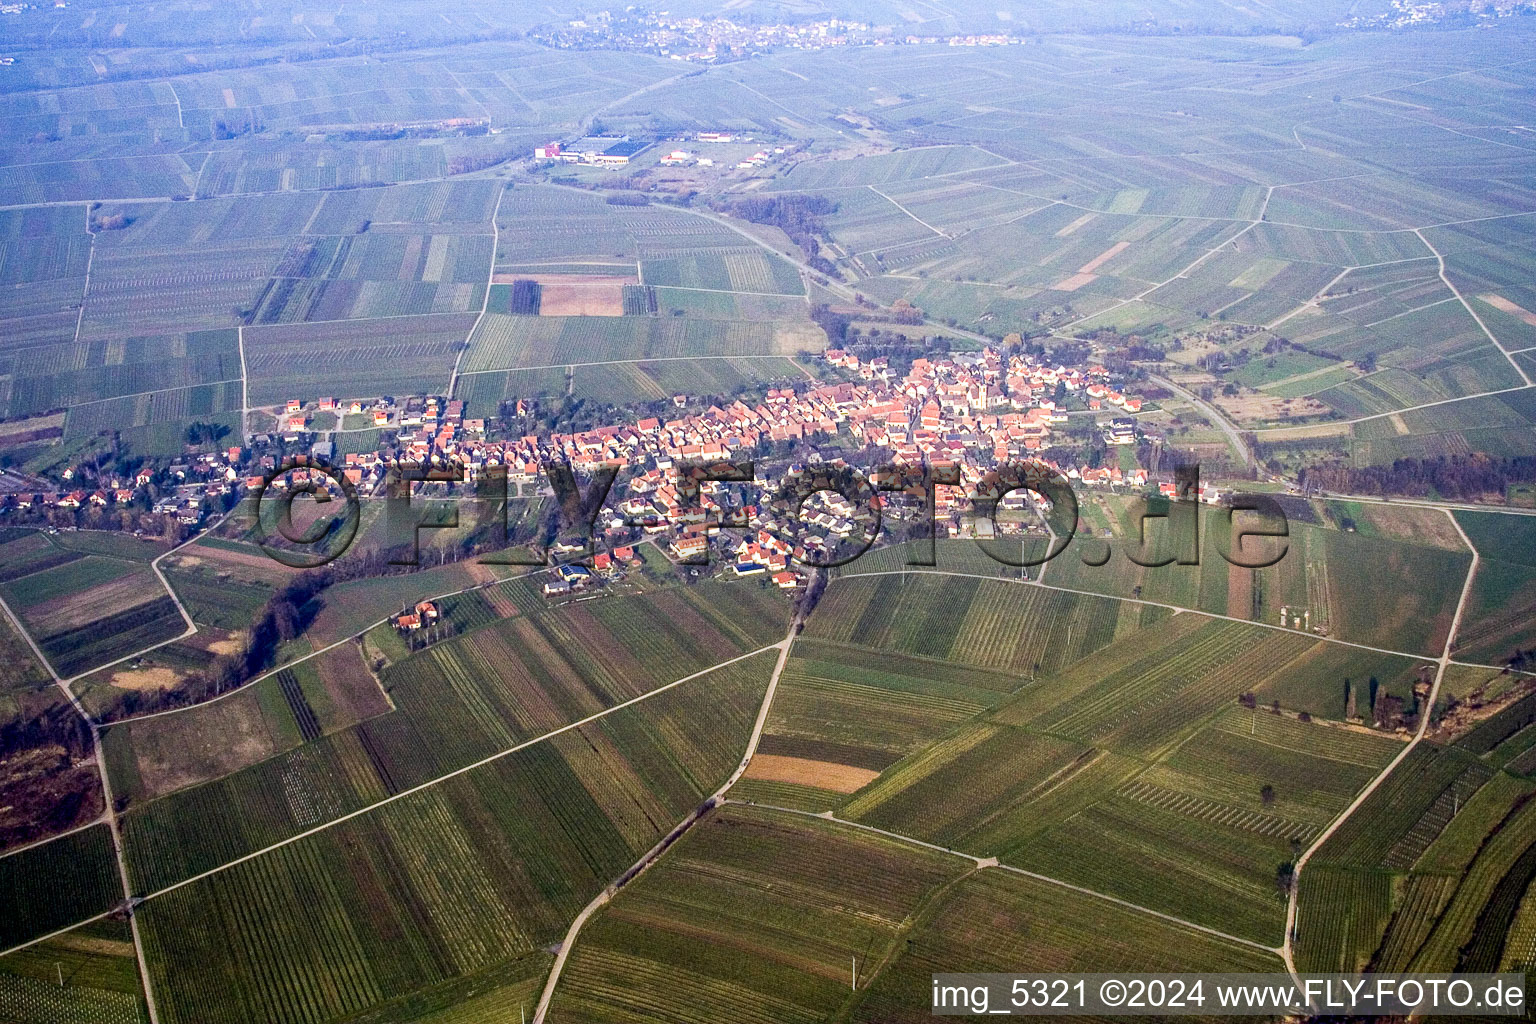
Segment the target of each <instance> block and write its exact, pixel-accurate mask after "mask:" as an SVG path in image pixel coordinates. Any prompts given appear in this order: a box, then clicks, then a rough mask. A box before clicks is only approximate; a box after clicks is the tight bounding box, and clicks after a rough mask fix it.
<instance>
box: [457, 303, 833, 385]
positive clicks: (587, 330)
mask: <svg viewBox="0 0 1536 1024" xmlns="http://www.w3.org/2000/svg"><path fill="white" fill-rule="evenodd" d="M825 347H826V336H825V335H824V334H823V333H822V332H821V330H820V329H819V328H817V327H816V326H815V325H813V324H811V323H810V322H809V321H806V320H802V321H777V322H773V321H770V322H759V321H751V320H702V319H693V318H686V317H675V318H674V317H668V318H661V317H638V316H636V317H630V316H625V317H594V316H586V317H544V316H541V317H525V316H506V315H501V314H496V313H491V314H487V315H486V317H485V319H484V320H483V321H482V322H481V324H480V326H479V328H478V329H477V330H476V331H475V334H474V336H473V337H471V338H470V341H469V351H468V352H466V353H465V359H464V365H463V370H464V372H465V373H466V374H468V373H477V372H482V371H486V370H508V369H516V368H519V367H546V366H568V365H572V364H574V365H581V364H583V363H611V362H643V361H645V360H652V359H666V358H679V357H698V356H793V355H795V354H796V353H798V352H801V351H820V350H821V349H823V348H825Z"/></svg>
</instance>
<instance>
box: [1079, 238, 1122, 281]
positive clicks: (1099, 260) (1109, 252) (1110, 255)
mask: <svg viewBox="0 0 1536 1024" xmlns="http://www.w3.org/2000/svg"><path fill="white" fill-rule="evenodd" d="M1130 244H1131V243H1130V242H1116V243H1115V244H1114V245H1112V246H1110V247H1109V248H1108V249H1105V250H1104V251H1103V252H1101V253H1099V254H1098V255H1097V256H1095V257H1094V258H1093V259H1091V260H1089V261H1088V262H1087V263H1084V264H1083V265H1082V266H1080V267H1078V268H1077V272H1078V273H1079V274H1091V273H1093V272H1094V271H1095V270H1098V269H1099V268H1100V267H1102V266H1103V265H1104V264H1106V263H1108V262H1109V261H1110V260H1112V259H1114V258H1115V257H1116V256H1118V255H1120V254H1121V253H1122V252H1124V251H1125V250H1126V247H1127V246H1129V245H1130Z"/></svg>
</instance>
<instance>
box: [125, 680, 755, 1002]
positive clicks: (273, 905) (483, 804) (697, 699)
mask: <svg viewBox="0 0 1536 1024" xmlns="http://www.w3.org/2000/svg"><path fill="white" fill-rule="evenodd" d="M772 660H773V655H772V654H771V653H764V654H760V655H758V656H757V657H756V658H755V659H752V660H749V661H746V662H741V663H738V665H736V666H732V667H728V668H723V669H720V670H718V671H717V672H715V673H712V674H710V675H708V676H705V677H703V678H700V679H698V680H695V681H694V683H693V684H692V685H690V686H684V687H679V688H677V689H674V690H671V691H668V692H667V693H665V694H661V695H658V696H656V697H655V698H653V699H651V700H648V701H646V702H644V703H641V704H638V705H635V706H634V707H632V708H627V709H624V710H621V711H618V712H615V713H614V714H613V715H611V716H608V717H607V718H604V719H601V720H599V721H597V722H594V723H592V724H590V725H587V726H583V727H581V729H580V730H578V731H573V732H569V733H565V734H562V735H560V736H558V737H555V738H553V739H551V740H548V741H546V742H542V743H536V744H534V745H532V746H527V747H524V748H522V749H519V750H516V751H514V752H509V753H508V754H507V755H506V756H504V757H500V758H498V759H496V760H493V761H489V762H486V763H482V764H480V765H478V766H476V767H472V768H469V769H468V770H466V771H464V772H462V773H459V774H455V775H453V776H451V777H448V778H444V779H442V780H441V781H439V782H437V783H436V784H433V785H431V786H430V787H429V788H423V789H418V790H415V791H412V792H408V793H406V792H403V793H401V795H400V796H399V798H398V799H393V800H390V801H388V802H386V803H382V804H380V805H379V806H377V807H374V808H373V809H370V810H368V811H365V812H364V813H361V814H359V815H356V816H354V817H351V818H348V819H346V820H343V821H341V822H339V823H337V824H336V825H335V826H333V827H330V828H326V829H323V830H321V831H318V832H315V833H312V834H310V835H308V836H306V837H304V838H301V839H298V840H296V841H294V842H291V843H288V844H286V845H283V846H279V847H277V848H275V849H273V850H271V851H269V852H266V853H263V854H262V855H260V856H258V857H256V858H254V859H251V860H247V861H245V862H243V863H240V864H237V865H235V866H233V867H230V868H227V869H225V870H221V871H218V872H217V873H215V874H212V875H209V876H207V877H205V878H203V879H201V880H199V881H196V882H193V883H192V884H191V885H188V886H184V887H181V888H178V889H175V890H172V891H170V892H167V893H164V894H163V895H157V896H153V897H152V898H151V899H150V900H149V901H148V903H147V904H146V905H145V906H144V907H142V908H141V909H140V911H139V913H140V915H141V921H142V927H143V929H144V932H145V942H146V945H147V948H148V950H149V951H150V956H151V963H152V964H154V965H157V966H154V967H152V968H151V972H152V975H153V983H154V986H155V990H156V992H157V993H160V994H162V995H161V996H160V1003H161V1007H162V1010H161V1012H162V1013H163V1014H164V1015H165V1016H166V1019H167V1020H171V1021H197V1022H199V1024H202V1022H217V1021H231V1022H233V1021H245V1020H249V1019H251V1018H252V1017H253V1016H267V1015H274V1016H276V1017H278V1018H279V1019H294V1018H295V1017H296V1016H306V1017H312V1018H315V1019H327V1018H330V1017H334V1016H337V1015H339V1014H343V1013H357V1012H360V1011H363V1010H366V1009H368V1008H370V1007H372V1006H375V1005H377V1004H379V1003H382V1002H386V1001H389V1000H393V999H398V998H400V997H402V996H405V995H408V994H410V993H413V992H416V991H418V990H421V989H426V988H433V987H437V986H445V987H446V986H450V985H457V984H460V983H468V982H469V981H470V980H471V979H473V978H474V977H476V976H477V975H479V974H481V973H483V972H487V971H489V970H491V969H497V970H498V971H500V972H502V976H503V978H508V977H510V978H511V979H514V980H515V979H521V978H529V979H532V978H536V977H537V976H538V975H539V974H540V973H542V969H543V966H544V964H545V963H546V962H547V961H546V960H545V959H544V954H543V953H542V948H543V947H545V946H547V945H548V944H549V943H551V942H553V941H556V940H557V939H558V938H559V937H560V935H561V934H562V933H563V931H564V929H565V925H566V922H567V921H568V920H569V919H570V917H572V916H573V915H574V914H575V912H576V911H577V910H578V909H579V908H580V906H581V905H582V904H584V903H585V902H586V901H587V900H588V899H589V898H590V897H591V896H592V895H594V894H596V892H597V891H598V890H599V889H600V888H601V887H602V886H603V885H604V884H605V883H606V882H607V881H608V880H610V879H611V878H613V877H615V876H617V875H618V874H619V873H620V872H622V871H623V870H624V868H625V867H626V866H627V865H629V864H630V863H631V862H633V861H634V860H635V859H637V858H638V857H639V856H640V855H641V854H642V853H643V852H644V851H645V850H647V849H648V848H650V847H651V846H652V845H654V844H655V843H656V842H657V841H658V840H659V839H660V838H662V836H663V835H664V834H665V833H666V832H667V831H668V830H669V829H670V828H671V827H672V825H673V824H675V823H676V822H679V821H681V820H682V819H683V818H684V817H685V816H686V815H687V814H688V812H689V811H690V810H692V809H693V808H694V807H695V806H696V805H697V804H698V802H699V801H700V800H701V799H703V797H704V796H705V795H706V794H708V793H709V792H710V791H711V790H712V789H713V788H714V787H715V786H717V785H718V784H719V782H721V781H723V780H724V778H725V776H726V774H727V773H728V772H729V771H730V769H731V767H732V766H734V765H735V764H736V762H737V761H738V760H739V759H740V757H741V751H742V748H743V745H744V744H745V741H746V735H747V732H748V730H749V729H750V725H751V721H752V719H753V717H754V716H755V714H756V712H757V707H758V704H759V703H760V701H761V699H762V693H763V688H764V686H765V685H766V676H767V670H768V668H769V667H770V666H771V663H772ZM402 880H403V881H405V882H406V883H407V884H405V885H403V886H402V885H400V884H399V882H400V881H402ZM406 921H409V922H410V923H409V924H403V922H406ZM239 922H244V923H243V924H242V923H239ZM231 927H233V928H236V929H237V930H238V931H239V932H240V933H241V934H244V935H246V936H247V937H248V938H249V941H242V942H239V943H236V944H234V945H231V944H230V943H229V942H228V941H227V939H226V938H225V935H226V934H227V931H226V929H228V928H231ZM258 936H263V937H264V938H262V939H261V941H257V937H258ZM177 964H202V965H207V964H216V965H218V967H217V969H218V970H219V971H220V972H221V974H223V975H224V976H226V977H228V978H229V979H230V984H229V985H228V986H224V987H221V988H219V989H212V988H208V987H206V986H201V985H198V984H196V983H195V980H194V979H193V978H192V977H191V975H190V974H184V973H179V972H176V971H175V970H174V967H175V966H176V965H177ZM285 976H292V977H303V978H308V979H310V980H309V981H308V982H305V983H296V984H285V985H272V984H270V983H269V982H270V981H271V980H272V979H274V978H279V977H285Z"/></svg>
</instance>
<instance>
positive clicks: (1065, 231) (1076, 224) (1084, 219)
mask: <svg viewBox="0 0 1536 1024" xmlns="http://www.w3.org/2000/svg"><path fill="white" fill-rule="evenodd" d="M1097 216H1098V214H1096V213H1085V214H1083V215H1082V216H1081V217H1079V218H1077V220H1075V221H1073V222H1072V223H1071V224H1068V225H1067V226H1066V227H1064V228H1062V229H1061V230H1060V231H1058V232H1056V237H1057V238H1066V237H1067V236H1068V235H1070V234H1072V233H1073V232H1074V231H1076V230H1077V229H1078V228H1080V227H1082V226H1083V225H1084V224H1087V223H1088V222H1089V221H1091V220H1093V218H1095V217H1097Z"/></svg>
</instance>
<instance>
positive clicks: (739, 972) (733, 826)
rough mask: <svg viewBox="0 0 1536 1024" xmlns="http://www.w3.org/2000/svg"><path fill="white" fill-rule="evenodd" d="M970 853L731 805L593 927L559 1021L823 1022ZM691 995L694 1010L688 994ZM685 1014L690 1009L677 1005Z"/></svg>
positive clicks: (560, 1002) (565, 985)
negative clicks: (681, 997)
mask: <svg viewBox="0 0 1536 1024" xmlns="http://www.w3.org/2000/svg"><path fill="white" fill-rule="evenodd" d="M966 867H967V865H966V862H965V861H963V860H960V859H958V858H954V857H946V856H945V855H943V854H940V853H935V852H933V851H929V850H924V849H922V848H920V847H914V846H911V845H908V844H903V843H900V842H896V841H893V840H889V839H885V838H882V837H880V836H878V835H874V834H872V833H868V832H861V831H859V830H857V829H852V828H848V827H847V826H842V825H834V824H830V823H826V822H821V821H817V820H816V819H814V818H807V817H799V816H793V815H787V814H783V813H778V812H772V811H764V810H759V809H756V808H749V807H737V806H727V807H723V808H720V809H718V810H716V811H714V812H713V813H711V814H710V815H709V816H708V817H706V818H704V819H703V820H702V821H701V822H700V823H699V824H698V825H696V826H695V827H694V828H693V830H692V831H690V832H689V833H688V835H687V836H686V837H685V838H684V839H683V840H682V841H681V842H679V843H678V844H677V846H676V847H675V848H674V849H672V850H669V851H668V855H667V857H666V858H665V859H664V860H663V861H661V862H660V863H659V864H658V865H657V866H656V868H655V869H653V870H651V871H648V872H646V873H645V874H644V875H642V876H641V877H640V878H639V879H638V880H637V881H636V882H634V883H633V884H631V885H630V886H628V887H626V888H625V889H624V890H623V891H622V892H621V893H620V895H619V896H618V898H617V899H615V900H614V902H613V903H612V904H611V905H610V906H609V907H607V908H605V909H604V910H603V911H602V912H601V913H599V914H598V915H597V916H595V917H594V918H592V919H591V921H590V922H589V923H588V924H587V925H586V927H585V928H584V929H583V931H582V934H581V937H580V942H579V945H578V946H577V947H576V953H575V954H574V956H573V957H572V958H571V960H570V961H569V962H568V963H567V965H566V968H565V971H564V973H563V974H562V975H561V979H560V985H559V988H558V989H557V990H556V995H555V1000H554V1003H553V1004H552V1006H551V1010H550V1012H551V1014H552V1015H553V1019H556V1020H564V1021H593V1022H598V1021H612V1020H619V1019H627V1020H660V1019H670V1020H695V1021H701V1022H702V1021H718V1020H759V1019H772V1020H821V1019H826V1018H829V1017H832V1016H834V1015H835V1014H836V1013H837V1012H838V1011H839V1010H841V1009H843V1008H844V1007H846V1006H847V1005H848V1004H849V1002H850V1001H856V1000H857V999H858V998H859V997H860V996H862V995H863V989H862V988H860V989H857V990H856V989H853V988H852V987H851V986H850V984H849V982H850V981H851V974H850V964H851V962H852V961H853V960H855V959H857V960H859V961H862V962H863V963H864V965H865V969H866V970H870V969H871V967H870V965H878V964H880V963H882V962H883V961H885V960H887V959H888V958H890V957H892V956H894V955H896V954H897V953H898V951H899V949H900V946H901V939H902V936H903V935H904V934H905V933H906V931H907V929H908V927H909V924H910V922H911V921H912V920H913V919H914V917H915V916H916V915H918V914H919V913H920V912H921V911H922V910H923V908H924V907H925V905H927V904H928V903H930V902H931V901H933V900H935V899H939V898H942V894H943V892H944V891H945V890H946V889H947V888H948V887H949V886H950V885H952V884H953V883H954V882H955V881H957V880H958V879H959V878H960V877H961V876H962V875H963V874H964V873H965V871H966ZM679 991H687V992H689V993H691V996H690V998H689V1003H688V1006H687V1007H686V1009H682V1008H679V1007H677V1006H676V1004H675V1002H674V1000H675V998H676V993H677V992H679ZM679 1013H681V1016H679Z"/></svg>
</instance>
